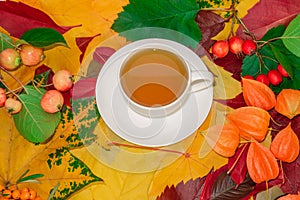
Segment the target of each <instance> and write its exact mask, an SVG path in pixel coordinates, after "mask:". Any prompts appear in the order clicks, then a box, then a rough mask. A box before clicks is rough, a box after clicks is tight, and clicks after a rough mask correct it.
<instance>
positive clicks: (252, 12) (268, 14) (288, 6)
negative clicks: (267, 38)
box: [237, 0, 300, 39]
mask: <svg viewBox="0 0 300 200" xmlns="http://www.w3.org/2000/svg"><path fill="white" fill-rule="evenodd" d="M282 8H284V9H282ZM299 12H300V5H299V4H295V2H294V1H293V0H284V1H282V0H264V1H259V2H258V3H257V4H256V5H254V6H253V7H252V8H251V9H249V10H248V14H247V15H246V16H245V17H244V18H242V20H243V23H244V24H245V26H246V27H247V28H248V30H249V31H250V32H252V33H253V34H254V35H255V36H256V38H257V39H260V38H261V37H262V36H263V35H264V34H265V33H266V32H267V31H268V30H269V29H271V28H273V27H276V26H278V25H281V24H285V25H286V24H288V23H289V22H290V21H291V20H292V19H293V18H294V17H295V16H296V15H297V14H298V13H299ZM257 19H260V20H257ZM237 33H238V34H239V35H242V34H243V33H242V27H241V26H240V27H239V29H238V30H237Z"/></svg>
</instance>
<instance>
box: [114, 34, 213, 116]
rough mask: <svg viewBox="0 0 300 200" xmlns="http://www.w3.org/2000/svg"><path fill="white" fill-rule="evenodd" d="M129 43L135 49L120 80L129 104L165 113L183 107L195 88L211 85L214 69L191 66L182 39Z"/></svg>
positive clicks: (139, 109) (152, 113)
mask: <svg viewBox="0 0 300 200" xmlns="http://www.w3.org/2000/svg"><path fill="white" fill-rule="evenodd" d="M129 45H132V47H133V49H132V51H131V53H129V55H127V56H125V59H124V61H123V62H122V66H121V67H120V70H119V74H118V83H119V87H120V90H121V93H122V95H123V97H124V98H125V99H126V101H127V102H128V104H129V106H130V107H131V108H132V109H133V110H134V111H135V112H137V113H139V114H142V115H144V116H147V117H150V118H152V117H166V116H168V115H170V114H171V113H173V112H175V111H176V110H178V109H180V106H181V105H182V104H184V103H185V100H186V99H187V97H188V96H189V95H190V94H191V93H192V92H198V91H201V90H204V89H206V88H209V87H211V86H212V83H213V75H212V73H210V72H209V71H204V70H203V69H202V70H200V69H197V66H192V64H191V63H189V62H188V60H189V57H188V56H185V57H183V56H182V55H181V54H180V50H181V49H182V48H186V49H187V47H186V46H184V45H182V44H180V43H177V42H174V41H171V40H166V39H158V38H154V39H143V40H138V41H136V42H133V43H130V44H129ZM188 50H189V52H190V54H191V56H194V55H193V54H195V53H194V52H193V51H192V50H190V49H188ZM199 59H200V58H199Z"/></svg>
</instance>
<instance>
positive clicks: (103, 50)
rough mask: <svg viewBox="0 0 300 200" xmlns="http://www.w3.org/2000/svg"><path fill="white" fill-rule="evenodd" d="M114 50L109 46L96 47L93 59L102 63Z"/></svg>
mask: <svg viewBox="0 0 300 200" xmlns="http://www.w3.org/2000/svg"><path fill="white" fill-rule="evenodd" d="M115 52H116V50H114V49H113V48H110V47H98V48H96V50H95V52H94V55H93V59H94V60H95V61H97V62H98V63H100V64H104V63H105V62H106V61H107V59H108V58H109V57H110V56H111V55H112V54H114V53H115Z"/></svg>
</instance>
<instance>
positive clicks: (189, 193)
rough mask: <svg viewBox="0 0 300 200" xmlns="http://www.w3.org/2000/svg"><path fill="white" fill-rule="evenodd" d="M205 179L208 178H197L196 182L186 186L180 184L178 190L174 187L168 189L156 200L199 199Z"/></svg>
mask: <svg viewBox="0 0 300 200" xmlns="http://www.w3.org/2000/svg"><path fill="white" fill-rule="evenodd" d="M205 179H206V177H203V178H197V179H195V180H189V181H188V182H186V183H185V184H184V183H183V182H180V183H179V184H178V185H177V186H176V188H175V187H174V186H173V185H172V186H171V187H170V188H169V187H166V188H165V190H164V192H163V193H162V194H161V195H160V196H159V197H157V199H156V200H170V199H172V200H173V199H174V200H182V199H190V200H196V199H199V196H200V194H201V191H202V190H201V189H202V188H203V184H204V182H205Z"/></svg>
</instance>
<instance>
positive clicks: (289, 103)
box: [275, 89, 300, 119]
mask: <svg viewBox="0 0 300 200" xmlns="http://www.w3.org/2000/svg"><path fill="white" fill-rule="evenodd" d="M275 110H276V111H277V112H279V113H280V114H282V115H284V116H286V117H288V118H289V119H292V118H293V117H295V116H296V115H298V114H300V91H299V90H293V89H284V90H282V91H281V92H280V93H279V94H278V96H277V103H276V106H275Z"/></svg>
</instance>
